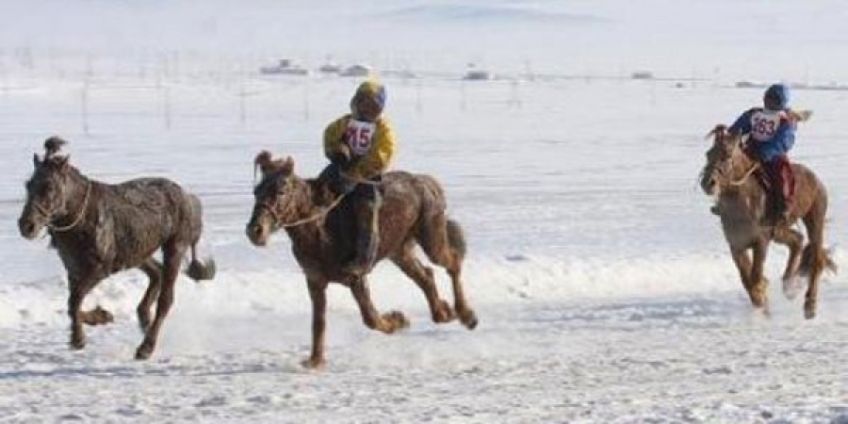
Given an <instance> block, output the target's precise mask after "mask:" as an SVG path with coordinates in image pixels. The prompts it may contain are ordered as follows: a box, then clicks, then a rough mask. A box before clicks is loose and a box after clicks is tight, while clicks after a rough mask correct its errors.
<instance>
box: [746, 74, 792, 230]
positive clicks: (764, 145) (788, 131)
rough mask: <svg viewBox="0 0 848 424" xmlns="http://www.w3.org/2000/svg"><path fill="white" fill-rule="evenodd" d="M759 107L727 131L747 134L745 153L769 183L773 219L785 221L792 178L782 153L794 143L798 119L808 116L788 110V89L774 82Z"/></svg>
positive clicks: (789, 166)
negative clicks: (757, 164) (756, 163)
mask: <svg viewBox="0 0 848 424" xmlns="http://www.w3.org/2000/svg"><path fill="white" fill-rule="evenodd" d="M763 106H764V107H755V108H751V109H749V110H747V111H746V112H745V113H743V114H742V115H741V116H739V118H737V119H736V122H734V123H733V125H732V126H731V127H730V130H729V131H730V133H731V134H734V135H748V136H749V138H748V142H747V145H746V146H745V153H747V154H748V155H749V156H751V157H752V158H754V159H755V160H757V161H758V162H759V163H760V166H761V168H762V170H763V172H764V174H765V176H766V179H767V181H768V182H769V185H770V190H769V191H770V196H769V197H770V198H771V202H770V203H771V213H772V216H773V217H774V219H775V221H779V220H788V218H789V216H788V215H789V210H790V207H791V204H792V196H793V194H794V191H795V178H794V175H793V173H792V165H791V163H790V162H789V158H788V157H787V156H786V154H787V153H788V152H789V150H790V149H792V146H793V145H794V144H795V129H796V127H797V123H798V121H802V120H804V119H806V118H807V116H808V115H804V114H803V113H796V112H794V111H792V110H791V109H789V88H788V87H786V86H785V85H783V84H774V85H772V86H770V87H769V88H768V89H767V90H766V92H765V94H764V95H763Z"/></svg>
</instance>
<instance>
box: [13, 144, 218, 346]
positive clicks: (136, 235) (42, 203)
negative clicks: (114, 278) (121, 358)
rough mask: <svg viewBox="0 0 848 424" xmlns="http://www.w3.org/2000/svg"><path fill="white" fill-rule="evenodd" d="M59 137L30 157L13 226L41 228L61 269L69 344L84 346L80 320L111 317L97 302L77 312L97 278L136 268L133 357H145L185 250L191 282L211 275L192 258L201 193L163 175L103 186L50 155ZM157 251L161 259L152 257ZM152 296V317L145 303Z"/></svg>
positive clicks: (24, 231) (26, 230)
mask: <svg viewBox="0 0 848 424" xmlns="http://www.w3.org/2000/svg"><path fill="white" fill-rule="evenodd" d="M63 144H65V141H63V140H61V139H59V138H58V137H51V138H49V139H47V141H46V142H45V143H44V148H45V150H46V154H45V156H44V159H41V158H39V157H38V155H37V154H36V155H34V156H33V165H34V166H35V171H34V172H33V174H32V177H31V178H30V180H29V181H28V182H27V183H26V190H27V200H26V204H25V205H24V209H23V211H22V212H21V217H20V219H18V228H19V229H20V232H21V235H22V236H23V237H24V238H27V239H30V240H31V239H34V238H35V237H36V236H37V235H38V234H39V233H40V232H41V230H42V229H43V228H44V227H47V233H48V234H49V235H50V242H51V245H52V246H53V247H55V248H56V250H58V252H59V257H60V258H61V259H62V263H63V264H64V266H65V270H66V271H67V273H68V285H69V289H70V295H69V297H68V315H69V316H70V318H71V342H70V344H71V347H72V348H74V349H82V348H83V347H84V346H85V333H84V332H83V328H82V324H88V325H97V324H105V323H107V322H111V321H112V314H110V313H109V312H108V311H105V310H103V309H101V308H100V307H98V308H97V309H95V310H93V311H81V310H80V307H81V305H82V302H83V300H84V299H85V296H86V295H87V294H88V293H89V292H90V291H91V290H92V289H93V288H94V287H95V286H96V285H97V284H98V283H99V282H100V281H102V280H103V279H105V278H106V277H108V276H109V275H111V274H114V273H116V272H118V271H121V270H124V269H129V268H138V269H140V270H141V271H143V272H144V273H145V274H147V276H148V277H149V278H150V284H149V286H148V287H147V291H146V292H145V293H144V297H143V298H142V299H141V302H140V303H139V305H138V309H137V313H138V321H139V325H140V326H141V331H142V332H143V333H144V340H143V342H142V343H141V345H140V346H139V347H138V349H137V350H136V354H135V357H136V359H147V358H148V357H149V356H150V355H151V354H152V353H153V350H154V348H155V346H156V340H157V338H158V337H159V329H160V327H161V326H162V322H163V321H164V319H165V316H166V315H167V314H168V310H169V309H170V308H171V304H172V303H173V300H174V282H175V280H176V278H177V274H178V273H179V269H180V264H181V261H182V259H183V256H184V254H185V253H186V251H187V250H188V249H189V248H190V249H191V263H190V265H189V268H188V271H187V274H188V276H189V277H191V278H192V279H194V280H198V281H199V280H207V279H212V278H213V277H214V274H215V266H214V262H213V261H211V260H210V261H207V263H206V264H205V265H204V264H203V263H202V262H200V261H199V260H198V259H197V255H196V246H197V242H198V239H199V238H200V233H201V229H202V222H201V209H200V199H198V198H197V197H196V196H194V195H192V194H189V193H187V192H186V191H185V190H183V189H182V188H181V187H180V186H179V185H177V184H176V183H174V182H172V181H170V180H166V179H164V178H140V179H136V180H131V181H127V182H125V183H122V184H117V185H112V184H104V183H101V182H98V181H95V180H92V179H89V178H87V177H86V176H84V175H82V174H81V173H80V172H79V171H78V170H77V169H76V168H74V167H73V166H71V164H70V161H69V158H68V156H59V155H58V154H57V153H58V151H59V149H60V148H61V146H62V145H63ZM159 249H161V250H162V256H163V259H164V265H163V264H162V263H160V262H159V261H157V260H156V259H154V258H153V255H154V253H156V251H157V250H159ZM154 301H156V317H155V318H154V319H153V321H152V322H151V320H150V308H151V306H152V305H153V302H154Z"/></svg>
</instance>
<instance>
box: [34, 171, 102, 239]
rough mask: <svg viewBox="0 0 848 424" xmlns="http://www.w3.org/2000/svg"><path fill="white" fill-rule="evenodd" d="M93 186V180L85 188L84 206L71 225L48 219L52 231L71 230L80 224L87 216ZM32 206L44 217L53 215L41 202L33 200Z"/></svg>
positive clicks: (48, 226) (48, 225)
mask: <svg viewBox="0 0 848 424" xmlns="http://www.w3.org/2000/svg"><path fill="white" fill-rule="evenodd" d="M91 186H92V184H91V181H89V182H88V184H87V185H86V188H85V197H84V198H83V200H82V206H81V207H80V209H79V211H78V212H77V213H76V215H77V217H76V218H75V219H74V220H73V222H71V223H70V224H69V225H64V226H61V227H57V226H56V225H54V224H53V222H52V221H53V218H50V219H49V220H48V221H47V228H49V229H50V230H51V231H55V232H59V233H62V232H66V231H70V230H72V229H74V228H75V227H76V226H77V225H79V223H80V222H82V219H83V217H85V211H86V209H88V199H89V197H91ZM32 207H33V208H35V210H36V211H37V212H38V213H39V214H40V215H41V216H43V217H50V215H51V213H50V212H49V211H46V210H45V209H44V207H43V206H41V205H40V204H39V203H35V202H33V204H32Z"/></svg>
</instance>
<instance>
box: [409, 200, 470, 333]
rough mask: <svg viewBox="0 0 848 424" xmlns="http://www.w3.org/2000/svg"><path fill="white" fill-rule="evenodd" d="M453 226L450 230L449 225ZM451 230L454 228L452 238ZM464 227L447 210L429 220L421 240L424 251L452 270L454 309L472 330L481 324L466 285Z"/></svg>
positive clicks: (436, 261) (420, 235) (425, 224)
mask: <svg viewBox="0 0 848 424" xmlns="http://www.w3.org/2000/svg"><path fill="white" fill-rule="evenodd" d="M449 225H451V226H453V228H452V229H449V228H448V226H449ZM448 231H453V232H454V235H453V237H451V236H450V235H449V234H448ZM462 237H463V236H462V230H461V229H460V228H459V225H458V224H456V223H454V222H451V221H449V220H448V219H447V217H446V216H445V215H444V214H443V213H439V214H436V215H435V216H433V217H432V218H431V219H429V220H425V221H424V224H423V227H422V228H421V230H420V233H419V237H418V243H419V244H420V245H421V247H422V248H423V249H424V253H426V254H427V257H428V258H430V261H432V262H433V263H435V264H438V265H440V266H442V267H443V268H445V269H446V270H447V271H448V275H450V278H451V285H452V286H453V296H454V309H455V310H456V314H457V315H458V316H459V321H460V322H462V324H463V325H465V326H466V327H467V328H468V329H470V330H473V329H474V328H475V327H477V314H475V313H474V310H473V309H471V307H469V306H468V301H467V300H466V298H465V293H464V291H463V287H462V280H461V278H460V277H461V276H462V261H463V259H464V258H463V256H464V252H463V250H464V248H463V247H461V246H459V245H464V243H465V241H464V240H462Z"/></svg>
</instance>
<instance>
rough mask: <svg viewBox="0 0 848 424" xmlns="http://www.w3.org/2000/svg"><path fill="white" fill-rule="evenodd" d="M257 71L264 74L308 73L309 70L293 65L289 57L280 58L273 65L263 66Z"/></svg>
mask: <svg viewBox="0 0 848 424" xmlns="http://www.w3.org/2000/svg"><path fill="white" fill-rule="evenodd" d="M259 72H260V73H262V74H265V75H308V74H309V70H308V69H306V68H303V67H300V66H298V65H295V64H294V63H293V62H292V61H291V60H289V59H280V61H279V62H278V63H277V64H276V65H273V66H263V67H261V68H259Z"/></svg>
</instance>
